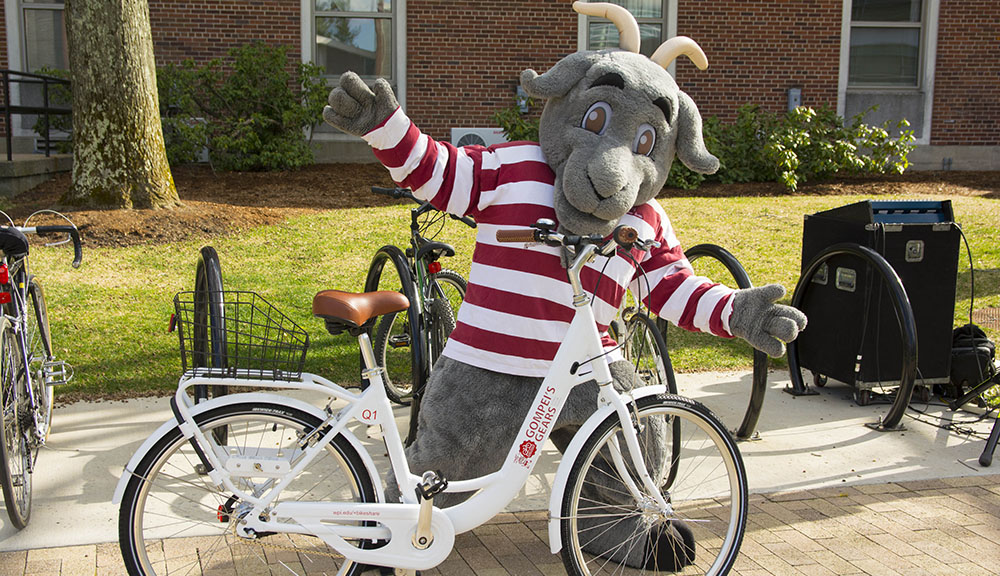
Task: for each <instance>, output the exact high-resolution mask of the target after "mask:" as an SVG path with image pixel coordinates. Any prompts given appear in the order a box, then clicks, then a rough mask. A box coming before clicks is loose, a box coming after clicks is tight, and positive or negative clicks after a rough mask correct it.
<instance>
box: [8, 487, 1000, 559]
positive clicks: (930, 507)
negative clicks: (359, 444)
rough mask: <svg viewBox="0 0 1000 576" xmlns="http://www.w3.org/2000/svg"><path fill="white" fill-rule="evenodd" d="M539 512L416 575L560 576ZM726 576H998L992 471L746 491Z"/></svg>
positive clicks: (460, 544) (108, 552)
mask: <svg viewBox="0 0 1000 576" xmlns="http://www.w3.org/2000/svg"><path fill="white" fill-rule="evenodd" d="M545 517H546V513H545V512H526V513H518V514H504V515H502V516H498V517H497V518H495V519H493V520H492V521H491V522H490V523H489V524H486V525H484V526H481V527H479V528H477V529H475V530H473V531H472V532H471V533H466V534H462V535H459V536H458V538H457V539H456V541H455V551H454V552H452V554H451V556H449V557H448V559H447V560H446V561H445V562H444V563H443V564H441V565H440V566H438V567H437V568H436V569H434V570H429V571H426V572H423V574H425V575H427V576H431V575H443V576H453V575H454V576H465V575H469V576H500V575H505V574H510V575H512V576H530V575H538V574H544V575H562V574H565V571H564V570H563V567H562V561H561V559H560V558H559V557H558V556H553V555H552V554H550V553H549V548H548V544H547V542H548V536H547V527H546V521H545ZM285 573H287V572H285ZM95 574H96V575H101V576H105V575H108V576H110V575H113V574H114V575H117V574H125V571H124V568H123V567H122V565H121V559H120V556H119V552H118V545H117V544H116V543H110V544H97V545H91V546H74V547H70V548H49V549H44V550H27V551H20V552H5V553H0V575H2V576H27V575H44V576H82V575H86V576H91V575H95ZM734 574H739V575H742V576H766V575H774V576H786V575H788V576H792V575H808V576H819V575H830V576H852V575H871V576H893V575H900V576H922V575H948V576H952V575H956V576H957V575H968V576H980V575H990V574H994V575H1000V475H996V476H978V477H967V478H950V479H943V480H930V481H921V482H901V483H890V484H876V485H865V486H853V487H852V486H844V487H842V488H828V489H822V490H810V491H805V492H788V493H778V494H756V495H753V496H751V508H750V518H749V526H748V529H747V535H746V537H745V538H744V541H743V547H742V549H741V554H740V560H739V562H738V563H737V566H736V570H735V571H734Z"/></svg>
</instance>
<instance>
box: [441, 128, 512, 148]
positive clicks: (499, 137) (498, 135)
mask: <svg viewBox="0 0 1000 576" xmlns="http://www.w3.org/2000/svg"><path fill="white" fill-rule="evenodd" d="M506 141H507V137H506V136H504V135H503V130H501V129H499V128H452V129H451V143H452V144H454V145H455V146H470V145H479V146H492V145H494V144H503V143H504V142H506Z"/></svg>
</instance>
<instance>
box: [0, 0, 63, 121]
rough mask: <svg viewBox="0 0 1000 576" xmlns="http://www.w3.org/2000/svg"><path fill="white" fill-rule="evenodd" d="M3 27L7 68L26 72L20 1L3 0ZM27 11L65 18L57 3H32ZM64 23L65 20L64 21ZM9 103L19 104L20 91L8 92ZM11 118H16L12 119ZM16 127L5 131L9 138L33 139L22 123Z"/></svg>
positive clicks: (60, 6) (25, 51)
mask: <svg viewBox="0 0 1000 576" xmlns="http://www.w3.org/2000/svg"><path fill="white" fill-rule="evenodd" d="M3 4H4V6H3V7H4V25H5V27H6V29H7V46H5V47H4V48H5V49H6V50H7V68H8V69H10V70H16V71H19V72H27V71H28V70H26V69H25V62H24V59H25V58H26V53H27V47H26V42H27V41H28V39H27V37H26V36H25V34H24V26H23V24H24V6H25V4H24V3H23V2H21V0H4V3H3ZM29 9H45V10H63V12H64V14H63V15H64V18H65V9H66V5H65V4H59V3H55V2H52V3H40V2H39V3H32V4H31V8H29ZM64 21H65V19H64ZM10 103H11V105H13V106H17V105H19V104H21V91H20V90H11V91H10ZM12 118H16V116H15V117H12ZM12 123H13V124H15V125H16V126H17V127H16V128H14V127H11V126H7V127H6V128H5V129H6V130H12V132H11V136H13V137H34V136H35V132H34V130H30V129H27V128H24V127H23V126H22V122H20V121H16V122H12Z"/></svg>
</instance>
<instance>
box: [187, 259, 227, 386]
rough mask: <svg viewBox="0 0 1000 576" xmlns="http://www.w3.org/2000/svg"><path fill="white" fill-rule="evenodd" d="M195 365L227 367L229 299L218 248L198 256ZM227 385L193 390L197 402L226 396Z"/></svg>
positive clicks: (195, 302) (195, 275)
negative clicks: (226, 297)
mask: <svg viewBox="0 0 1000 576" xmlns="http://www.w3.org/2000/svg"><path fill="white" fill-rule="evenodd" d="M193 336H194V338H193V339H194V352H195V354H194V366H195V367H198V368H226V367H227V349H226V348H227V346H226V300H225V296H224V293H223V291H222V267H221V265H220V264H219V254H218V253H217V252H216V251H215V248H212V247H211V246H205V247H203V248H202V249H201V252H199V254H198V264H197V267H196V268H195V274H194V333H193ZM228 392H229V389H228V387H227V386H224V385H213V386H202V385H198V386H195V387H194V398H195V402H196V403H197V402H203V401H205V400H207V399H209V398H215V397H218V396H223V395H225V394H227V393H228Z"/></svg>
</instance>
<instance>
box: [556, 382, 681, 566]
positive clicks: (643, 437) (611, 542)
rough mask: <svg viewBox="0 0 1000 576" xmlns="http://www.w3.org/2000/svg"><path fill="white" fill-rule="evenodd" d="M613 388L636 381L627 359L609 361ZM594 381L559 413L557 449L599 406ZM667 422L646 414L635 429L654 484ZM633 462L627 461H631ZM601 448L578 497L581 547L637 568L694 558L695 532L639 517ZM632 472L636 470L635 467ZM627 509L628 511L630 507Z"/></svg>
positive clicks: (665, 469)
mask: <svg viewBox="0 0 1000 576" xmlns="http://www.w3.org/2000/svg"><path fill="white" fill-rule="evenodd" d="M611 373H612V376H613V377H614V385H615V388H616V389H617V390H619V391H624V390H631V389H632V388H634V387H636V386H637V385H638V380H637V379H636V378H635V372H634V368H633V367H632V366H631V365H630V364H629V363H628V362H616V363H613V364H612V365H611ZM597 393H598V387H597V384H596V383H595V382H588V383H586V384H583V385H581V386H578V387H577V388H575V389H574V390H573V393H572V394H571V395H570V398H569V399H568V400H567V406H566V410H565V411H564V412H563V414H564V415H565V416H566V418H565V420H564V419H563V417H562V416H560V420H559V422H558V424H557V428H558V429H557V430H556V431H555V432H553V434H552V439H553V442H554V443H555V444H556V446H557V447H558V448H559V449H560V450H564V449H565V448H566V446H567V445H568V444H569V441H570V440H571V438H572V435H573V434H575V432H576V430H577V429H578V428H579V426H580V425H582V424H583V422H584V421H586V419H587V417H589V416H590V414H591V413H593V411H594V409H595V407H596V406H597ZM668 432H669V430H668V424H667V422H666V421H665V420H664V419H663V418H647V419H646V420H645V421H644V427H643V429H642V430H641V431H640V434H639V444H640V445H641V446H642V447H643V456H644V459H645V464H646V468H647V469H648V471H649V473H650V475H652V477H653V480H654V482H655V483H656V484H657V485H662V484H663V483H664V482H665V481H666V478H667V474H668V473H669V470H670V465H669V464H670V462H669V458H670V454H669V444H668V441H667V438H668V436H667V434H668ZM620 446H621V449H622V456H623V458H624V459H625V461H626V462H627V463H628V462H630V456H629V453H628V449H627V448H626V447H625V444H624V439H621V441H620ZM630 468H631V466H630ZM619 477H620V475H619V473H618V471H617V470H616V468H615V465H614V463H613V462H612V460H611V454H610V452H609V451H608V449H607V448H604V449H603V450H602V451H601V452H600V453H599V454H598V456H597V457H596V458H595V460H594V463H593V468H592V469H591V471H590V472H589V473H588V474H587V477H586V479H585V484H584V488H583V491H582V494H581V496H582V499H583V500H585V501H586V502H588V503H590V505H589V506H588V510H587V512H586V514H587V515H586V516H580V517H578V519H577V530H578V532H579V533H580V543H581V547H582V548H583V549H584V550H585V551H586V552H588V553H590V554H593V555H595V556H599V557H601V558H605V559H608V560H610V561H612V562H614V563H624V564H627V565H629V566H632V567H635V568H646V569H652V568H654V567H656V568H659V569H661V570H669V571H677V570H679V569H680V568H683V567H684V566H686V565H688V564H691V563H692V562H693V561H694V536H693V534H692V533H691V529H690V528H689V527H688V526H687V525H686V524H684V523H683V522H681V521H669V522H665V523H659V524H654V525H649V524H647V523H646V522H644V521H643V520H642V516H641V514H639V513H638V511H637V510H636V502H635V501H634V499H633V498H632V496H631V494H630V493H629V491H628V489H627V488H626V487H625V485H624V483H623V482H622V481H621V480H620V479H619ZM633 478H637V476H636V475H635V474H634V473H633ZM629 512H631V513H629Z"/></svg>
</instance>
